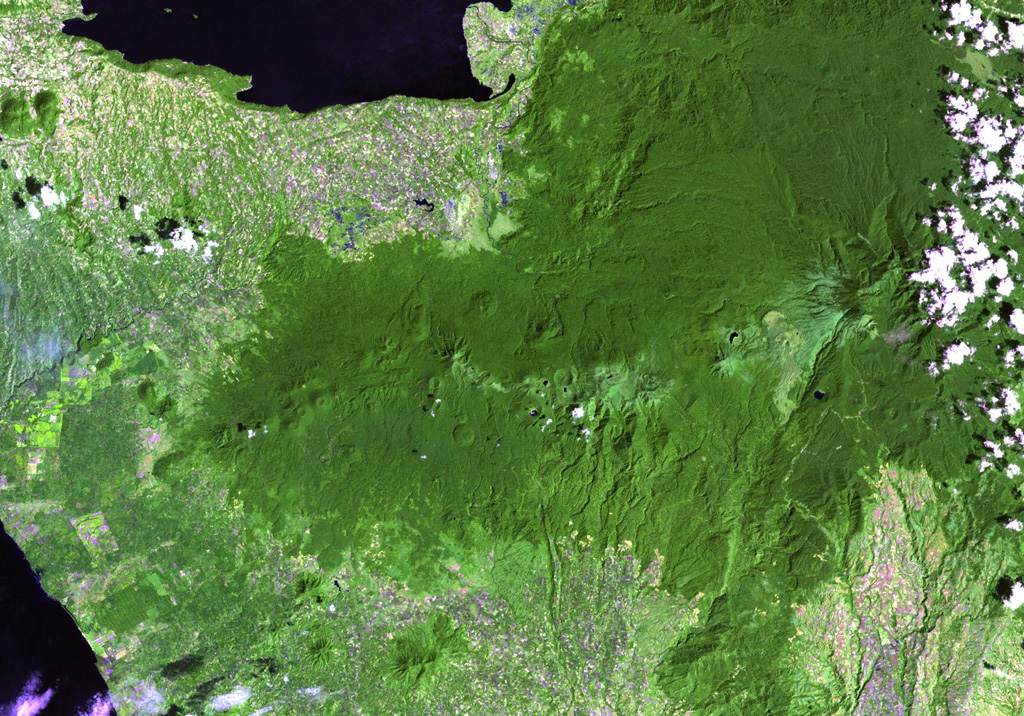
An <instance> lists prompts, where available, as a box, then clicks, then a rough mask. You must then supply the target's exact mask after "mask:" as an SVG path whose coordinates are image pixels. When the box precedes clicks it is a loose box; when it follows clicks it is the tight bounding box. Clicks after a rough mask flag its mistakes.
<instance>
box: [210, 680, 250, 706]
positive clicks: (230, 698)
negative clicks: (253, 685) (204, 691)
mask: <svg viewBox="0 0 1024 716" xmlns="http://www.w3.org/2000/svg"><path fill="white" fill-rule="evenodd" d="M251 696H252V691H250V690H249V689H248V687H245V686H239V687H237V688H236V689H235V690H234V691H231V692H229V693H226V694H222V695H220V696H218V697H217V698H215V699H213V700H212V701H210V708H211V709H213V710H214V711H227V710H228V709H230V708H234V707H235V706H238V705H239V704H244V703H245V702H246V701H248V700H249V698H250V697H251Z"/></svg>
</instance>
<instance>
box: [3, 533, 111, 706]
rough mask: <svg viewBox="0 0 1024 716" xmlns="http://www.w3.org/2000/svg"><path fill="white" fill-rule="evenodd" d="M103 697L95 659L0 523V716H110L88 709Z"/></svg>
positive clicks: (62, 609) (76, 628) (72, 622)
mask: <svg viewBox="0 0 1024 716" xmlns="http://www.w3.org/2000/svg"><path fill="white" fill-rule="evenodd" d="M106 697H107V687H106V684H105V683H104V681H103V678H102V677H101V676H100V673H99V670H98V669H97V663H96V656H95V654H94V653H93V651H92V649H91V647H90V646H89V643H88V642H87V641H86V639H85V637H84V636H82V634H81V632H80V631H79V629H78V625H77V624H75V620H74V619H73V618H72V617H71V615H70V614H68V612H67V611H66V610H65V609H64V607H63V606H62V605H61V604H60V603H59V602H57V601H56V600H54V599H51V598H50V597H48V596H47V595H46V593H45V592H44V591H43V588H42V587H41V586H40V584H39V579H38V578H37V577H36V573H35V572H34V571H33V570H32V567H31V565H29V563H28V561H27V560H26V559H25V556H24V554H22V552H21V549H20V548H19V547H18V545H17V544H16V543H15V542H14V540H13V539H11V537H10V536H9V535H8V534H7V533H6V532H5V531H4V530H3V523H0V716H7V715H8V714H11V716H14V715H15V714H18V713H19V712H20V713H24V714H39V716H64V715H65V714H67V715H68V716H77V715H78V714H81V713H86V714H88V713H96V714H102V713H113V710H112V709H111V710H109V711H104V710H103V708H102V706H101V707H99V708H94V706H95V704H96V703H97V700H98V701H99V702H101V703H102V702H103V701H105V700H106ZM32 702H35V703H36V704H38V705H41V706H42V709H41V710H39V711H36V710H33V707H32V706H31V703H32ZM19 710H20V711H19Z"/></svg>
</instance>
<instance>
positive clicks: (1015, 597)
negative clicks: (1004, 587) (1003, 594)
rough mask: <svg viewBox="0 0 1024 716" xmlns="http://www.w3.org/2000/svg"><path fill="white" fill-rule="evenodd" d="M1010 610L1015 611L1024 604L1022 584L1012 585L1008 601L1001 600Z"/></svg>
mask: <svg viewBox="0 0 1024 716" xmlns="http://www.w3.org/2000/svg"><path fill="white" fill-rule="evenodd" d="M1003 604H1005V605H1006V606H1007V607H1009V608H1010V609H1017V608H1018V607H1019V606H1020V605H1021V604H1024V584H1021V583H1020V582H1017V583H1016V584H1014V585H1013V589H1012V590H1011V591H1010V596H1009V598H1008V599H1004V600H1003Z"/></svg>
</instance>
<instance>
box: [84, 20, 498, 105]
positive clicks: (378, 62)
mask: <svg viewBox="0 0 1024 716" xmlns="http://www.w3.org/2000/svg"><path fill="white" fill-rule="evenodd" d="M471 4H472V2H470V1H469V0H423V1H420V2H414V1H405V0H373V2H366V1H365V0H359V1H356V0H289V1H287V2H286V1H285V0H247V1H246V2H242V1H241V0H84V2H83V9H84V10H85V12H86V13H97V15H96V17H95V18H93V19H92V20H89V21H85V20H69V21H68V22H66V23H65V26H64V32H65V33H67V34H69V35H76V36H81V37H87V38H90V39H93V40H96V41H97V42H99V43H100V44H101V45H103V46H104V47H106V48H107V49H113V50H118V51H120V52H123V53H124V55H125V59H127V60H128V61H130V62H134V63H143V62H146V61H148V60H155V59H166V58H177V59H180V60H187V61H189V62H192V63H194V64H201V65H207V64H209V65H217V66H218V67H222V68H224V69H226V70H228V71H230V72H233V73H235V74H239V75H252V77H253V80H252V84H253V86H252V89H250V90H247V91H246V92H243V93H241V94H240V95H239V97H240V99H243V100H245V101H247V102H254V103H257V104H263V105H268V106H282V105H287V106H288V107H290V108H291V109H293V110H295V111H297V112H309V111H312V110H315V109H319V108H321V107H326V106H329V105H338V104H341V105H347V104H356V103H359V102H368V101H373V100H379V99H384V98H385V97H389V96H392V95H405V96H409V97H431V98H435V99H474V100H477V101H483V100H486V99H488V98H489V97H490V95H491V91H490V90H489V89H488V88H486V87H484V86H483V85H481V84H480V83H479V82H477V81H476V79H475V78H474V77H473V75H472V73H471V72H470V66H469V58H468V56H467V54H466V41H465V38H464V37H463V33H462V17H463V15H464V14H465V11H466V8H467V7H468V6H469V5H471ZM493 4H494V5H495V6H496V7H498V9H500V10H503V11H507V10H509V9H510V8H511V3H510V0H494V2H493ZM165 8H170V10H171V12H167V11H166V10H165Z"/></svg>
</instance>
